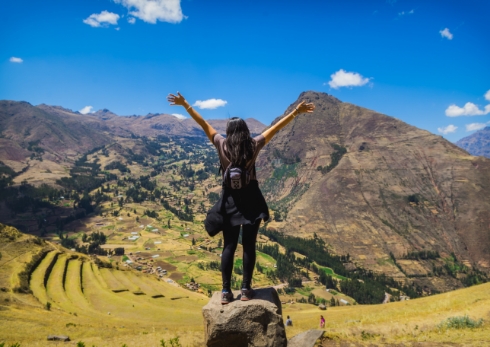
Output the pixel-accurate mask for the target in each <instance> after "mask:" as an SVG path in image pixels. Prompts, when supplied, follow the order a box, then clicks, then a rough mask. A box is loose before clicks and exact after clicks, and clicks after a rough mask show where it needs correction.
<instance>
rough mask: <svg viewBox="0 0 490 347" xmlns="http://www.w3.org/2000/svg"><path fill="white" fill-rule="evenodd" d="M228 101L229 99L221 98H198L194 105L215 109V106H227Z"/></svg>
mask: <svg viewBox="0 0 490 347" xmlns="http://www.w3.org/2000/svg"><path fill="white" fill-rule="evenodd" d="M227 103H228V101H225V100H221V99H208V100H202V101H201V100H197V101H196V102H195V103H194V105H192V106H197V107H199V108H200V109H201V110H203V109H208V110H214V109H215V108H218V107H222V106H225V105H226V104H227Z"/></svg>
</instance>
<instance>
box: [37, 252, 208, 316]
mask: <svg viewBox="0 0 490 347" xmlns="http://www.w3.org/2000/svg"><path fill="white" fill-rule="evenodd" d="M30 288H31V290H32V293H33V295H34V296H35V297H36V298H37V299H38V300H39V302H40V304H41V305H42V306H44V307H47V308H48V307H49V308H50V309H51V310H62V311H65V312H71V313H76V314H77V315H89V316H90V317H93V316H94V315H98V316H100V317H102V316H103V317H107V315H109V314H110V315H111V316H113V317H118V318H124V319H138V321H141V320H151V321H153V320H160V319H166V317H168V315H170V314H172V313H173V312H174V310H175V306H176V305H175V304H174V303H175V302H176V300H180V301H179V303H178V307H179V311H181V312H182V313H183V315H182V317H181V319H179V318H178V317H173V319H172V321H173V323H175V324H177V325H178V324H183V323H184V321H185V320H186V317H187V316H188V315H190V316H193V314H194V312H195V311H196V306H199V305H202V303H203V302H204V301H205V300H207V297H206V296H204V295H200V294H197V293H193V292H190V291H186V290H184V289H182V288H180V287H178V286H176V285H172V284H169V283H166V282H164V281H160V280H158V279H156V278H153V277H149V276H146V275H143V274H140V273H137V272H135V271H122V270H117V269H111V268H103V267H102V268H99V266H98V265H97V264H95V263H94V262H93V261H92V260H90V259H89V258H88V257H85V256H80V255H78V254H75V253H65V252H60V251H59V250H52V251H51V252H49V253H48V254H47V255H46V256H45V257H44V258H43V259H42V261H41V262H40V263H39V265H38V266H37V267H36V268H35V269H34V271H33V273H32V276H31V281H30ZM197 311H198V310H197Z"/></svg>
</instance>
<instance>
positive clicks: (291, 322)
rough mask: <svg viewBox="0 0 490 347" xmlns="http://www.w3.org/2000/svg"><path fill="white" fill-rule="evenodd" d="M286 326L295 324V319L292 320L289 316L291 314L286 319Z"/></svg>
mask: <svg viewBox="0 0 490 347" xmlns="http://www.w3.org/2000/svg"><path fill="white" fill-rule="evenodd" d="M286 326H287V327H292V326H293V321H292V320H291V318H289V316H288V319H287V320H286Z"/></svg>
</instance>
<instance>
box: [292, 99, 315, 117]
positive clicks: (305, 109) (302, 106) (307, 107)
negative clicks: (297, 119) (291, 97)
mask: <svg viewBox="0 0 490 347" xmlns="http://www.w3.org/2000/svg"><path fill="white" fill-rule="evenodd" d="M314 110H315V104H313V103H309V104H307V103H305V102H304V101H301V102H300V103H299V104H298V106H296V112H297V113H298V114H300V113H312V112H313V111H314Z"/></svg>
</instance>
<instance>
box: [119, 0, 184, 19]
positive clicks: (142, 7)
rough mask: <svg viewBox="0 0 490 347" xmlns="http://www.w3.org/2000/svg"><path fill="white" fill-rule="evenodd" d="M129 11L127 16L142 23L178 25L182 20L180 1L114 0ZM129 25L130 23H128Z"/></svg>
mask: <svg viewBox="0 0 490 347" xmlns="http://www.w3.org/2000/svg"><path fill="white" fill-rule="evenodd" d="M114 2H115V3H116V4H121V5H123V6H124V7H126V8H127V9H128V10H129V14H130V15H131V16H133V17H136V18H139V19H141V20H142V21H144V22H147V23H152V24H155V23H156V22H157V21H161V22H168V23H180V22H181V21H182V19H183V18H184V15H183V14H182V8H181V7H180V0H114ZM130 23H131V22H130Z"/></svg>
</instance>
